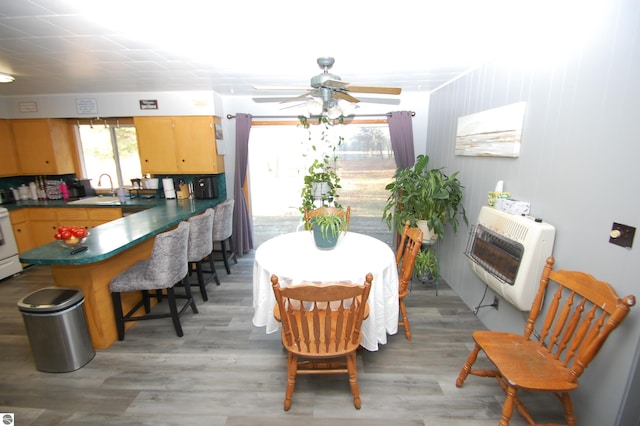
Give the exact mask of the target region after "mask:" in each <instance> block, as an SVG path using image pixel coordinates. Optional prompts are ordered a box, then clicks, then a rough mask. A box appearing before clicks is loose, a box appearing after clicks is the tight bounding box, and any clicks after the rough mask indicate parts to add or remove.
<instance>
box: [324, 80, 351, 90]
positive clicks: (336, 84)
mask: <svg viewBox="0 0 640 426" xmlns="http://www.w3.org/2000/svg"><path fill="white" fill-rule="evenodd" d="M322 85H323V86H324V87H328V88H329V89H346V88H347V86H349V83H347V82H346V81H340V80H325V81H324V82H322Z"/></svg>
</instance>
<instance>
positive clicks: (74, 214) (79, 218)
mask: <svg viewBox="0 0 640 426" xmlns="http://www.w3.org/2000/svg"><path fill="white" fill-rule="evenodd" d="M55 210H56V222H57V224H58V226H83V227H85V228H87V229H89V228H91V221H90V220H89V214H88V213H87V209H84V208H72V209H55Z"/></svg>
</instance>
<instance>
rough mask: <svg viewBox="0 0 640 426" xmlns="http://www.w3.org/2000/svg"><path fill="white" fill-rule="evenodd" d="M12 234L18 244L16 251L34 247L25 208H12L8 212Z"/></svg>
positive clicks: (20, 251)
mask: <svg viewBox="0 0 640 426" xmlns="http://www.w3.org/2000/svg"><path fill="white" fill-rule="evenodd" d="M9 217H10V218H11V226H12V228H13V235H14V237H15V239H16V244H17V245H18V252H19V253H22V252H25V251H27V250H31V249H32V248H34V247H35V245H34V244H33V240H32V239H31V228H30V227H29V219H28V218H27V214H26V210H24V209H22V210H13V211H10V212H9Z"/></svg>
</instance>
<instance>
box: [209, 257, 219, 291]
mask: <svg viewBox="0 0 640 426" xmlns="http://www.w3.org/2000/svg"><path fill="white" fill-rule="evenodd" d="M209 267H210V268H211V276H213V279H214V280H216V285H220V279H219V278H218V273H217V272H216V265H215V264H214V260H213V251H212V252H211V254H209Z"/></svg>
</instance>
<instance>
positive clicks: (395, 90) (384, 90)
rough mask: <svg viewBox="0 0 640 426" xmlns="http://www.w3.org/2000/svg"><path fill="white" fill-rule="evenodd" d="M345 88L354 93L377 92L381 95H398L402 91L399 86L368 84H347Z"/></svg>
mask: <svg viewBox="0 0 640 426" xmlns="http://www.w3.org/2000/svg"><path fill="white" fill-rule="evenodd" d="M346 90H348V91H350V92H355V93H378V94H381V95H399V94H400V92H401V91H402V89H401V88H399V87H369V86H349V87H347V88H346Z"/></svg>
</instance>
